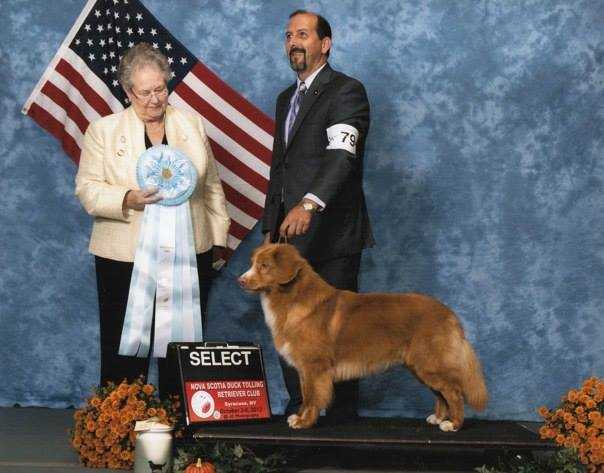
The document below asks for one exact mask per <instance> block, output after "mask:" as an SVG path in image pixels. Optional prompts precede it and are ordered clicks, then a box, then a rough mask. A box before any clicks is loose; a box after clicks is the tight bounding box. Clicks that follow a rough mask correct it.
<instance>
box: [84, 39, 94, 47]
mask: <svg viewBox="0 0 604 473" xmlns="http://www.w3.org/2000/svg"><path fill="white" fill-rule="evenodd" d="M86 44H87V45H88V46H92V45H93V44H94V41H92V40H91V39H90V38H88V40H87V41H86Z"/></svg>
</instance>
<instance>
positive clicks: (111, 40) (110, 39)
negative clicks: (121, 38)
mask: <svg viewBox="0 0 604 473" xmlns="http://www.w3.org/2000/svg"><path fill="white" fill-rule="evenodd" d="M107 42H108V43H109V44H113V36H109V39H108V40H107Z"/></svg>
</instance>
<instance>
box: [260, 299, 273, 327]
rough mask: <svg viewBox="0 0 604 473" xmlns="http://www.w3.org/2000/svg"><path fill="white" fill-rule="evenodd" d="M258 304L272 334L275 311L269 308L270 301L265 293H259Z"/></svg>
mask: <svg viewBox="0 0 604 473" xmlns="http://www.w3.org/2000/svg"><path fill="white" fill-rule="evenodd" d="M260 304H262V311H263V312H264V321H265V322H266V325H268V328H270V329H271V332H272V333H273V334H274V331H275V313H274V312H273V311H272V310H271V307H270V302H269V301H268V298H267V297H266V295H265V294H260Z"/></svg>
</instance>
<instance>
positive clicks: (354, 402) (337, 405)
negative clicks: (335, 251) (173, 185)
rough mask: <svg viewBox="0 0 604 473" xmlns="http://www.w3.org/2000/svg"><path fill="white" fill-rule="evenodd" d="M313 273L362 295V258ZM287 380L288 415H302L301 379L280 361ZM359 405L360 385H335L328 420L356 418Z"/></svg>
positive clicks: (355, 382)
mask: <svg viewBox="0 0 604 473" xmlns="http://www.w3.org/2000/svg"><path fill="white" fill-rule="evenodd" d="M312 266H313V269H314V270H315V271H316V272H317V273H318V274H319V276H321V277H322V278H323V279H325V281H327V282H328V283H329V284H331V285H332V286H334V287H335V288H337V289H346V290H349V291H354V292H358V290H359V281H358V279H359V269H360V266H361V254H360V253H357V254H354V255H351V256H344V257H341V258H335V259H331V260H327V261H322V262H320V263H315V264H313V265H312ZM279 362H280V364H281V369H282V371H283V380H284V382H285V387H286V388H287V392H288V393H289V399H290V400H289V403H288V404H287V407H286V409H285V414H286V415H290V414H294V413H296V412H297V411H298V409H299V407H300V405H301V404H302V392H301V389H300V378H299V376H298V372H297V371H296V369H295V368H293V367H292V366H290V365H289V364H288V363H287V362H286V361H285V360H284V359H283V358H281V357H279ZM358 405H359V381H358V380H356V379H353V380H351V381H342V382H339V383H336V384H335V385H334V400H333V402H332V404H331V407H330V408H328V409H327V412H326V417H327V419H328V420H334V421H342V420H346V419H349V418H351V417H355V416H356V415H357V409H358Z"/></svg>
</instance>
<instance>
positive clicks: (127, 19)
mask: <svg viewBox="0 0 604 473" xmlns="http://www.w3.org/2000/svg"><path fill="white" fill-rule="evenodd" d="M124 18H126V21H130V13H126V16H125V17H124Z"/></svg>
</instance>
